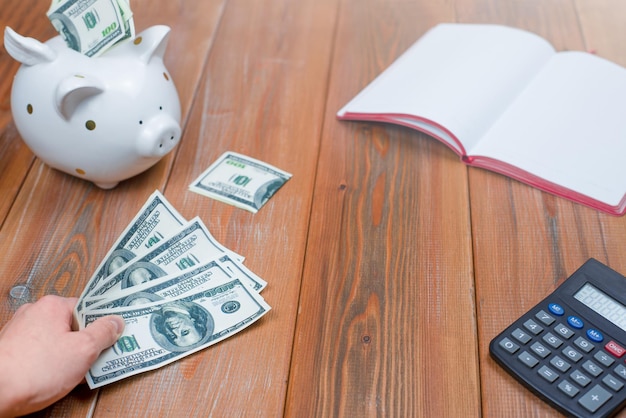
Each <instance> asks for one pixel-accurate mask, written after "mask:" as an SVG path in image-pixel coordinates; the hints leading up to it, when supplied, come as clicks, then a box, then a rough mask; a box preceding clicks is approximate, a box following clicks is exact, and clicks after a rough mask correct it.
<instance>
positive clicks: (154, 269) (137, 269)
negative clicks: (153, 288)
mask: <svg viewBox="0 0 626 418" xmlns="http://www.w3.org/2000/svg"><path fill="white" fill-rule="evenodd" d="M163 276H165V272H164V271H163V269H161V268H160V267H159V266H156V265H154V264H152V263H149V262H147V261H138V262H136V263H133V264H132V265H131V266H130V267H128V268H127V269H126V270H125V271H124V277H123V278H122V281H121V286H122V289H127V288H129V287H133V286H137V285H138V284H142V283H146V282H149V281H150V280H154V279H156V278H158V277H163Z"/></svg>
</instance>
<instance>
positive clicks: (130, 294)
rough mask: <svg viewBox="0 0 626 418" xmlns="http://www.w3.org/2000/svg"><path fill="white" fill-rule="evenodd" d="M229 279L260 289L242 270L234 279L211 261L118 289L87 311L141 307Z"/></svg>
mask: <svg viewBox="0 0 626 418" xmlns="http://www.w3.org/2000/svg"><path fill="white" fill-rule="evenodd" d="M224 258H227V259H228V260H229V261H230V262H232V260H230V258H229V257H228V256H224ZM220 260H221V259H220ZM233 263H234V262H233ZM235 264H236V263H235ZM229 268H230V267H229ZM233 279H239V280H240V281H241V282H242V283H243V284H245V285H247V286H249V287H250V288H251V289H253V290H255V291H258V290H257V289H259V288H261V284H260V283H258V282H256V281H255V280H254V279H253V278H252V277H250V276H248V275H246V274H245V273H244V272H243V271H241V272H240V273H239V274H238V275H237V276H234V277H233V276H231V275H230V274H229V271H227V268H226V267H225V266H224V265H223V264H222V263H221V261H218V260H215V261H211V262H210V263H207V264H203V265H201V266H200V267H197V268H194V269H192V270H188V271H185V272H184V273H182V274H178V275H167V276H165V277H162V278H159V279H155V280H153V281H150V282H147V283H143V284H140V285H137V286H133V287H131V288H128V289H125V290H122V291H120V292H118V293H116V294H115V296H112V297H110V298H108V299H105V300H103V301H101V302H97V303H94V304H93V305H90V306H89V309H88V311H87V312H89V313H93V312H94V311H106V310H110V309H114V308H120V307H124V306H138V305H145V304H150V303H152V302H156V301H159V300H164V299H176V298H179V297H181V296H185V295H187V294H189V293H195V292H197V291H198V290H200V289H203V288H206V287H207V286H211V287H215V286H217V285H218V284H221V283H224V282H226V281H232V280H233Z"/></svg>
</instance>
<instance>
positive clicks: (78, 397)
mask: <svg viewBox="0 0 626 418" xmlns="http://www.w3.org/2000/svg"><path fill="white" fill-rule="evenodd" d="M20 4H21V5H22V6H23V8H22V6H20V8H19V9H17V10H15V11H14V12H15V13H14V12H13V11H12V10H13V9H11V10H9V11H6V10H3V12H5V13H7V14H6V15H3V16H4V18H3V19H4V20H3V22H4V23H6V24H7V25H10V26H12V27H15V28H16V29H18V28H19V30H20V32H22V33H23V34H25V35H27V36H32V37H37V38H39V39H41V40H45V39H47V38H49V37H51V36H54V34H55V31H54V29H53V28H51V25H50V22H49V20H48V18H47V17H46V15H45V12H46V10H47V7H42V3H40V2H35V1H24V2H21V3H20ZM35 5H36V7H34V6H35ZM163 6H164V7H162V8H156V10H155V8H154V3H149V2H139V1H138V2H137V4H136V5H134V6H133V11H134V12H135V13H136V15H137V18H136V21H135V23H136V28H137V29H138V31H141V30H143V29H145V28H146V27H147V26H150V25H153V24H166V25H169V26H170V27H172V28H178V31H175V32H174V31H173V33H172V35H171V37H170V43H169V46H168V50H167V52H166V65H167V66H168V70H169V72H170V74H171V75H172V78H173V79H174V81H175V83H176V86H177V88H178V92H179V96H180V99H181V105H182V108H183V122H184V121H186V119H187V116H188V114H189V109H190V107H191V102H192V99H193V95H194V92H195V88H196V87H197V83H198V81H199V79H200V74H201V73H202V71H203V68H204V64H205V60H206V57H207V54H208V50H209V47H210V45H211V40H212V36H213V32H214V31H215V28H216V27H217V23H218V21H219V18H220V17H221V12H222V8H223V2H222V1H210V2H198V3H194V6H191V7H190V6H188V5H186V2H183V1H173V2H164V3H163ZM144 16H145V17H146V18H148V17H150V20H149V21H148V20H147V19H144ZM198 16H202V21H199V20H198V19H197V17H198ZM33 22H35V23H34V24H35V25H36V28H37V29H36V30H33V29H32V28H31V27H30V24H33ZM44 28H45V29H44ZM181 28H184V30H181ZM177 57H178V59H177ZM2 58H3V60H2V62H3V64H2V65H7V61H10V57H8V55H6V54H5V55H3V57H2ZM179 62H180V63H182V64H184V67H183V66H181V65H179ZM9 67H10V68H11V69H13V70H17V66H15V65H13V66H11V65H9ZM3 100H8V99H7V98H6V96H3ZM2 128H3V133H2V134H1V135H0V138H8V139H11V140H12V141H17V140H18V138H17V137H16V134H15V133H14V129H15V128H14V127H13V125H12V124H8V125H6V126H3V127H2ZM17 147H18V151H16V152H14V153H13V155H11V154H9V155H2V156H1V157H0V158H1V159H2V161H5V159H6V160H7V161H10V160H12V159H13V158H14V155H18V156H20V155H22V154H23V153H24V152H23V151H21V150H22V149H23V148H22V147H23V145H18V146H17ZM174 156H175V153H172V154H171V155H169V156H168V157H166V158H165V159H163V160H162V161H161V162H159V163H158V164H157V165H156V166H154V167H153V168H151V169H150V170H148V171H147V172H145V173H143V174H141V175H139V176H137V177H135V178H133V179H131V180H128V181H125V182H123V183H122V184H120V186H118V187H117V188H115V189H114V190H110V191H103V190H100V189H98V188H97V187H95V186H93V185H91V184H90V183H87V182H84V181H82V180H79V179H76V178H73V177H70V176H67V175H65V174H63V173H60V172H58V171H56V170H52V169H50V168H49V167H47V166H45V165H44V164H42V163H41V161H40V160H38V159H35V160H34V162H33V164H32V167H30V169H29V166H28V165H27V164H26V163H20V164H17V163H16V164H17V165H18V166H17V168H13V169H12V171H10V172H9V173H8V174H7V176H10V177H8V178H7V179H6V180H3V182H5V181H6V182H9V184H10V187H12V189H15V188H16V187H17V188H18V189H19V190H20V193H19V194H18V195H17V197H16V198H15V199H14V201H13V202H12V203H11V204H10V205H8V206H7V207H8V208H10V211H9V212H8V214H7V216H6V221H5V223H4V225H3V228H2V229H1V230H0V252H1V253H2V254H3V257H2V258H1V259H0V276H1V277H2V278H3V280H2V281H0V295H3V297H2V300H1V301H0V323H5V322H6V321H7V320H8V319H9V317H10V316H11V315H12V313H13V312H14V311H15V309H16V308H17V307H18V306H20V305H21V304H23V303H25V302H29V301H33V300H36V299H38V298H39V297H41V296H42V295H45V294H60V295H66V296H77V295H79V294H80V293H81V291H82V289H83V287H84V285H85V284H86V280H87V279H88V278H89V277H90V276H91V274H92V273H93V271H94V269H95V267H96V266H97V265H98V264H99V262H100V260H101V259H102V257H103V256H104V255H105V254H106V252H107V250H108V248H109V247H110V245H112V244H113V242H114V241H115V239H116V238H117V236H118V235H119V233H120V232H121V231H122V230H123V229H124V227H125V226H126V224H127V223H128V222H129V221H130V220H131V219H132V218H133V217H134V215H135V213H136V212H137V210H138V209H139V208H140V207H141V206H142V205H143V202H144V201H145V200H146V199H147V197H148V196H149V195H150V194H151V193H152V192H153V191H154V190H155V189H157V188H159V189H163V188H164V185H165V183H166V179H167V176H168V175H169V170H170V166H171V163H172V161H173V158H174ZM22 159H24V157H22ZM20 177H23V180H21V181H23V184H22V185H21V188H19V186H15V185H14V184H15V183H18V182H19V181H20V180H19V179H20ZM0 184H3V183H0ZM0 208H1V207H0ZM0 215H1V213H0ZM17 290H21V291H20V292H17ZM98 393H99V391H85V389H84V388H79V389H77V390H76V391H75V392H73V393H72V394H71V395H70V396H68V397H66V398H65V399H63V400H62V401H61V402H58V403H57V404H55V405H54V406H52V407H51V408H49V409H48V410H47V411H43V412H42V413H40V415H44V416H45V415H50V416H60V415H62V416H86V415H87V414H88V413H89V411H90V410H91V409H92V408H93V407H94V406H95V404H96V400H97V395H98Z"/></svg>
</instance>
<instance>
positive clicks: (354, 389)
mask: <svg viewBox="0 0 626 418" xmlns="http://www.w3.org/2000/svg"><path fill="white" fill-rule="evenodd" d="M454 18H455V13H454V5H453V4H452V3H449V2H392V1H375V0H346V1H342V2H341V9H340V20H339V23H338V30H337V36H336V41H335V53H334V58H333V67H332V69H331V83H330V88H329V98H328V105H327V110H326V119H325V124H324V132H323V136H322V148H321V153H320V164H319V169H318V179H317V182H316V186H315V195H314V196H315V199H314V205H313V212H312V216H311V226H310V231H309V239H308V245H307V257H306V263H305V270H304V276H303V284H302V290H301V298H300V308H299V311H298V323H297V329H296V336H295V340H294V352H293V365H292V372H291V375H290V380H289V393H288V398H287V411H286V412H287V413H286V415H287V416H315V417H322V416H346V417H353V416H359V417H361V416H413V417H418V416H423V417H434V416H450V417H453V416H478V415H480V404H479V402H478V399H479V382H478V362H477V357H476V352H475V350H474V347H476V345H477V341H476V332H475V331H476V329H475V324H474V320H473V318H474V316H475V315H474V294H473V276H472V253H471V239H470V224H469V207H468V206H467V202H468V195H467V193H468V191H467V176H466V168H465V166H464V165H463V164H462V163H460V161H459V158H458V157H457V156H456V155H455V154H454V153H453V152H452V151H451V150H449V149H448V148H447V147H446V146H445V145H443V144H441V143H439V142H437V141H436V140H435V139H433V138H430V137H427V136H426V135H423V134H420V133H418V132H415V131H412V130H409V129H404V128H399V127H394V126H390V125H377V124H372V123H356V122H339V121H337V120H336V119H335V113H336V112H337V111H338V110H339V108H340V107H341V106H343V105H344V104H345V103H346V102H347V101H348V100H349V99H351V98H352V97H353V96H354V95H355V94H357V93H358V92H359V91H360V90H361V89H362V88H364V87H365V86H366V84H367V83H369V82H370V81H371V80H372V79H373V78H374V77H375V76H376V75H378V74H379V73H380V72H381V71H382V70H383V69H385V68H386V67H387V66H388V65H389V64H391V62H392V61H393V60H394V59H395V58H396V57H398V56H399V55H400V54H401V53H402V52H403V51H404V50H405V49H406V48H408V46H409V45H411V44H412V43H413V42H414V41H415V40H417V39H418V38H419V37H420V36H421V35H422V34H423V33H424V32H425V31H426V30H427V29H429V28H430V27H431V26H433V25H434V24H436V23H439V22H443V21H454Z"/></svg>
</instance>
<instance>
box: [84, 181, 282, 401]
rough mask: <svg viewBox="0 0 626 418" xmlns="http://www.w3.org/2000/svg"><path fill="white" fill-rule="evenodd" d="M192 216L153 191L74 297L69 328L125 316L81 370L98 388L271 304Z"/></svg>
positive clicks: (232, 327) (176, 354)
mask: <svg viewBox="0 0 626 418" xmlns="http://www.w3.org/2000/svg"><path fill="white" fill-rule="evenodd" d="M242 262H243V257H242V256H240V255H239V254H236V253H234V252H233V251H230V250H229V249H227V248H225V247H224V246H223V245H221V244H220V243H219V242H217V241H216V240H215V238H214V237H213V236H212V235H211V234H210V233H209V230H208V229H207V228H206V226H205V225H204V224H203V223H202V221H201V220H200V219H199V218H197V217H196V218H194V219H192V220H191V221H186V220H185V219H184V218H183V217H182V216H181V215H180V214H179V213H178V212H177V211H176V209H174V207H172V205H171V204H170V203H169V202H168V201H167V200H166V199H165V197H164V196H163V195H162V194H161V193H160V192H159V191H155V192H154V193H153V194H152V195H151V196H150V198H149V199H148V201H147V202H146V203H145V205H144V206H143V207H142V208H141V210H140V211H139V212H138V213H137V215H136V216H135V218H134V219H133V220H132V222H131V223H130V224H129V225H128V226H127V227H126V229H125V230H124V232H123V233H122V235H121V236H120V237H119V238H118V240H117V242H116V243H115V244H114V245H113V247H112V248H111V249H110V250H109V252H108V253H107V255H106V256H105V257H104V260H103V261H102V262H101V263H100V265H99V266H98V268H97V269H96V272H95V273H94V275H93V276H92V277H91V279H90V280H89V282H88V283H87V286H86V287H85V290H84V291H83V293H82V295H81V296H80V298H79V300H78V303H77V305H76V308H75V310H74V321H75V324H74V325H75V327H77V328H84V327H85V326H87V325H88V324H89V323H91V322H93V321H94V320H96V319H97V318H99V317H102V316H105V315H110V314H116V315H120V316H122V317H123V318H124V320H125V322H126V327H125V329H124V333H123V335H122V336H121V337H120V338H119V340H118V341H117V342H116V343H115V344H114V345H113V346H112V347H111V348H109V349H107V350H105V351H104V352H103V353H102V354H101V355H100V357H99V358H98V360H97V361H96V362H95V364H94V365H93V366H92V368H91V369H90V370H89V372H88V373H87V375H86V380H87V383H88V384H89V387H91V388H92V389H93V388H97V387H100V386H104V385H106V384H109V383H112V382H115V381H118V380H121V379H124V378H126V377H129V376H132V375H135V374H138V373H142V372H145V371H148V370H153V369H156V368H159V367H161V366H165V365H166V364H169V363H171V362H173V361H176V360H178V359H180V358H182V357H185V356H187V355H189V354H192V353H194V352H196V351H199V350H202V349H204V348H206V347H208V346H210V345H212V344H215V343H217V342H218V341H221V340H223V339H225V338H227V337H229V336H231V335H233V334H235V333H237V332H238V331H241V330H242V329H244V328H246V327H247V326H249V325H250V324H252V323H254V322H255V321H256V320H258V319H259V318H261V317H262V316H263V315H265V314H266V313H267V312H268V311H269V310H270V309H271V308H270V306H269V305H268V304H267V303H266V302H265V301H264V299H263V298H262V297H261V296H260V294H259V292H260V291H261V290H263V288H264V287H265V286H266V284H267V283H266V282H265V281H264V280H263V279H261V278H260V277H258V276H257V275H255V274H254V273H253V272H251V271H250V270H249V269H247V268H246V267H244V265H243V264H242Z"/></svg>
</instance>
